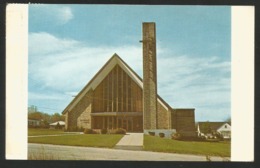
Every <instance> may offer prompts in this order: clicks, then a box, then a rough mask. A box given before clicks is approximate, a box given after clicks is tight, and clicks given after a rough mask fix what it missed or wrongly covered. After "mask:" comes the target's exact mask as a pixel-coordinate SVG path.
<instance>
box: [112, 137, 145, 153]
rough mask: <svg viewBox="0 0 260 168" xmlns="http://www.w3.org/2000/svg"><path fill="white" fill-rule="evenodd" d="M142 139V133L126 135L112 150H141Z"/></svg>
mask: <svg viewBox="0 0 260 168" xmlns="http://www.w3.org/2000/svg"><path fill="white" fill-rule="evenodd" d="M143 137H144V136H143V133H127V134H126V135H125V136H124V137H123V138H122V139H121V140H120V141H119V142H118V143H117V144H116V146H115V147H114V148H115V149H125V150H143Z"/></svg>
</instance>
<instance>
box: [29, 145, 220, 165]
mask: <svg viewBox="0 0 260 168" xmlns="http://www.w3.org/2000/svg"><path fill="white" fill-rule="evenodd" d="M41 154H44V155H45V156H48V157H46V159H47V160H48V158H51V160H53V159H55V160H128V161H131V160H132V161H133V160H136V161H138V160H142V161H206V157H205V156H197V155H187V154H170V153H159V152H148V151H130V150H120V149H107V148H93V147H75V146H62V145H47V144H32V143H29V144H28V156H36V157H37V156H39V155H41ZM41 158H42V157H41ZM211 160H212V161H223V158H220V157H211Z"/></svg>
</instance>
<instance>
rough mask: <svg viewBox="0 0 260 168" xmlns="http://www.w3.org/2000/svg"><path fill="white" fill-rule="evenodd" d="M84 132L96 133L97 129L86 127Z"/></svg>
mask: <svg viewBox="0 0 260 168" xmlns="http://www.w3.org/2000/svg"><path fill="white" fill-rule="evenodd" d="M84 134H96V131H94V130H92V129H89V128H86V129H85V130H84Z"/></svg>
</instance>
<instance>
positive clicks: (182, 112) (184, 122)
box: [171, 109, 196, 136]
mask: <svg viewBox="0 0 260 168" xmlns="http://www.w3.org/2000/svg"><path fill="white" fill-rule="evenodd" d="M194 111H195V109H174V110H172V112H171V120H172V124H171V127H172V128H173V129H176V131H177V132H179V133H182V134H183V135H186V136H194V135H195V131H196V130H195V116H194Z"/></svg>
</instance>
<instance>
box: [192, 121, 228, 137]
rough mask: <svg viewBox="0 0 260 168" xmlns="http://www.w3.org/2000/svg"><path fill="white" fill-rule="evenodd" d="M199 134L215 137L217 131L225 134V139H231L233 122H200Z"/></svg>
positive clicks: (198, 126)
mask: <svg viewBox="0 0 260 168" xmlns="http://www.w3.org/2000/svg"><path fill="white" fill-rule="evenodd" d="M197 133H198V136H205V137H206V138H214V137H215V134H216V133H219V134H221V135H222V136H223V138H224V139H231V123H229V122H198V125H197Z"/></svg>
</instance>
